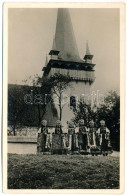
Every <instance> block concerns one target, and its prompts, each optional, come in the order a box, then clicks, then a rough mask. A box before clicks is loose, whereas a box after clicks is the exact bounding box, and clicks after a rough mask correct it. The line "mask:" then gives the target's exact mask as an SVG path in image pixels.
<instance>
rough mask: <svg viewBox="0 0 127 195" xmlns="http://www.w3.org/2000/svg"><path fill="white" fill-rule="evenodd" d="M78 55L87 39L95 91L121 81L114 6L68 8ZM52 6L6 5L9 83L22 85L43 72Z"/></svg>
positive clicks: (53, 18)
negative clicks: (27, 6) (21, 6)
mask: <svg viewBox="0 0 127 195" xmlns="http://www.w3.org/2000/svg"><path fill="white" fill-rule="evenodd" d="M69 12H70V16H71V20H72V25H73V30H74V34H75V38H76V42H77V47H78V50H79V54H80V57H81V58H83V57H84V55H85V52H86V41H87V40H88V42H89V48H90V52H91V54H93V55H94V57H93V63H94V64H96V66H95V68H94V69H95V77H96V79H95V82H94V84H93V85H92V89H93V90H94V91H97V90H99V91H100V92H102V93H103V92H105V91H110V90H116V91H118V92H119V84H120V20H119V19H120V18H119V9H117V8H114V9H112V8H80V9H79V8H78V9H74V8H73V9H69ZM56 18H57V9H55V8H9V15H8V83H10V84H23V80H26V79H28V78H29V77H30V76H34V75H35V74H38V75H40V76H41V75H42V68H43V66H44V65H45V58H46V54H48V53H49V51H50V50H51V48H52V43H53V37H54V35H55V28H56Z"/></svg>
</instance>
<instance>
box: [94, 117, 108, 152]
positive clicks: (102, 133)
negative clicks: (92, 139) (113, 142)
mask: <svg viewBox="0 0 127 195" xmlns="http://www.w3.org/2000/svg"><path fill="white" fill-rule="evenodd" d="M97 143H98V145H99V146H101V151H102V152H107V151H108V150H109V148H111V146H110V130H109V129H108V128H107V127H106V126H105V121H104V120H101V121H100V128H99V129H98V130H97Z"/></svg>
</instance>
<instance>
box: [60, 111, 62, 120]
mask: <svg viewBox="0 0 127 195" xmlns="http://www.w3.org/2000/svg"><path fill="white" fill-rule="evenodd" d="M61 119H62V108H60V121H61Z"/></svg>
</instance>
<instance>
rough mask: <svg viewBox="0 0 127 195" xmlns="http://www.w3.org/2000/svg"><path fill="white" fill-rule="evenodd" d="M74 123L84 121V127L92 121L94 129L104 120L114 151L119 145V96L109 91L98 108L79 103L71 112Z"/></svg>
mask: <svg viewBox="0 0 127 195" xmlns="http://www.w3.org/2000/svg"><path fill="white" fill-rule="evenodd" d="M73 112H74V115H75V119H74V121H75V123H78V121H79V120H80V119H84V121H85V124H86V126H88V123H89V121H90V120H94V122H95V125H96V127H99V126H100V120H105V122H106V126H107V127H108V128H109V129H110V133H111V140H112V143H113V144H114V147H115V148H116V149H119V145H120V143H119V142H120V139H119V138H120V96H119V95H118V94H117V93H116V92H115V91H110V92H108V93H107V95H106V96H105V101H104V104H101V105H100V106H99V107H96V109H95V107H94V106H93V107H91V105H90V104H86V103H84V102H82V101H79V103H78V105H77V107H76V108H75V109H74V110H73Z"/></svg>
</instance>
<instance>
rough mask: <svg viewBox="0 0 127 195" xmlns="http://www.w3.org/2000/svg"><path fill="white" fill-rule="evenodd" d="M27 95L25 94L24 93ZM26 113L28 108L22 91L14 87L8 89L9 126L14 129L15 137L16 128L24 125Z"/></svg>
mask: <svg viewBox="0 0 127 195" xmlns="http://www.w3.org/2000/svg"><path fill="white" fill-rule="evenodd" d="M24 94H25V93H24ZM25 111H26V106H25V103H24V99H23V94H22V91H21V90H19V88H18V87H17V86H16V85H14V86H13V87H12V86H11V87H9V89H8V125H10V126H11V127H12V130H13V135H14V136H15V134H16V132H15V130H16V127H17V125H18V124H22V122H23V115H24V113H25Z"/></svg>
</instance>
